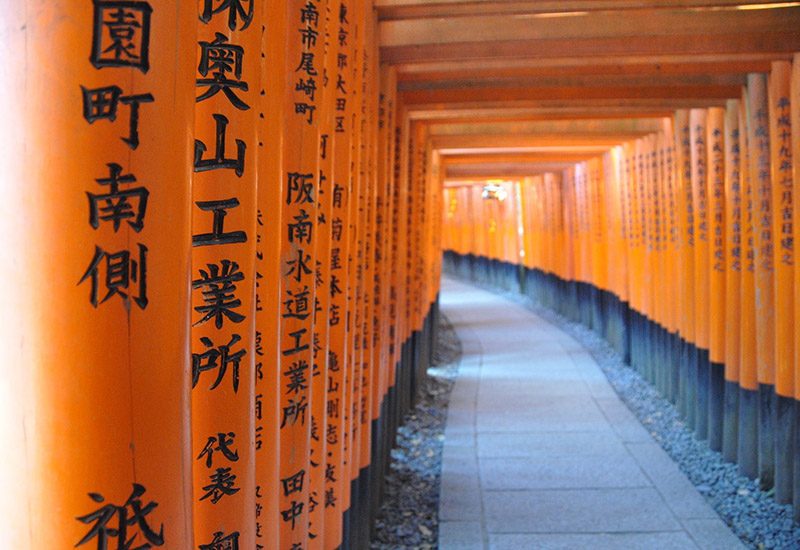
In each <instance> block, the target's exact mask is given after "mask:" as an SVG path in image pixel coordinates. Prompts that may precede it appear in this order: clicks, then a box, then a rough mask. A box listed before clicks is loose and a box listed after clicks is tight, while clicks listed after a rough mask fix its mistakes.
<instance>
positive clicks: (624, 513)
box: [439, 279, 742, 550]
mask: <svg viewBox="0 0 800 550" xmlns="http://www.w3.org/2000/svg"><path fill="white" fill-rule="evenodd" d="M441 306H442V310H443V311H444V313H445V314H446V315H447V317H448V318H449V319H450V321H451V322H452V323H453V325H454V328H455V330H456V332H457V333H458V335H459V338H461V342H462V349H463V352H464V353H463V355H462V363H461V366H460V369H459V376H458V378H457V380H456V385H455V387H454V389H453V393H452V397H451V402H450V407H449V412H448V418H447V424H446V427H445V441H444V452H443V457H442V489H441V491H442V492H441V500H440V510H439V518H440V522H441V523H440V528H439V546H440V548H442V549H445V550H446V549H483V550H485V549H488V548H497V549H511V548H521V549H528V548H536V549H580V548H592V549H595V548H597V549H605V548H608V549H611V548H614V549H616V548H636V549H654V550H655V549H662V548H663V549H667V548H669V549H678V550H681V549H684V548H685V549H709V550H713V549H717V548H720V549H723V548H724V549H726V550H727V549H736V548H742V546H741V545H740V543H739V541H738V539H737V538H736V537H735V536H734V535H733V534H732V533H731V531H730V530H729V529H728V528H727V526H725V524H724V523H723V522H722V521H721V520H720V519H719V517H718V516H717V515H716V513H715V512H714V511H713V510H712V509H711V507H710V506H709V505H708V504H707V503H706V501H705V500H704V498H703V497H702V495H700V494H699V493H698V492H697V491H696V490H695V488H694V487H693V486H692V484H691V483H690V482H689V481H688V479H686V477H685V476H684V475H683V474H682V473H681V472H680V470H679V469H678V468H677V466H676V465H675V464H674V463H673V462H672V460H671V459H670V458H669V456H668V455H667V454H666V453H665V452H664V451H663V450H662V449H661V448H660V447H659V446H658V444H657V443H656V442H655V441H654V440H653V439H652V437H651V436H650V434H649V433H648V431H647V430H646V429H645V428H644V427H643V426H642V425H641V424H640V423H639V421H638V420H637V419H636V417H635V416H634V415H633V414H632V413H631V412H630V411H629V410H628V409H627V407H626V406H625V405H624V403H622V402H621V401H620V400H619V398H618V397H617V396H616V394H615V393H614V391H613V389H612V388H611V386H610V384H609V383H608V381H607V380H606V379H605V376H604V375H603V373H602V371H601V370H600V368H599V366H598V365H597V364H596V363H595V361H594V359H593V358H592V357H591V355H590V354H589V353H588V352H587V351H586V350H585V349H584V348H583V347H582V346H581V345H580V344H579V343H578V342H576V341H575V340H573V339H572V338H571V337H569V335H567V334H566V333H564V332H562V331H561V330H559V329H558V328H557V327H555V326H553V325H551V324H549V323H548V322H547V321H545V320H544V319H542V318H540V317H538V316H536V315H535V314H534V313H532V312H530V311H528V310H526V309H524V308H522V307H520V306H519V305H518V304H515V303H513V302H511V301H509V300H506V299H504V298H502V297H500V296H498V295H495V294H492V293H490V292H487V291H484V290H480V289H477V288H475V287H472V286H470V285H466V284H463V283H459V282H455V281H452V280H448V279H445V280H444V284H443V288H442V294H441Z"/></svg>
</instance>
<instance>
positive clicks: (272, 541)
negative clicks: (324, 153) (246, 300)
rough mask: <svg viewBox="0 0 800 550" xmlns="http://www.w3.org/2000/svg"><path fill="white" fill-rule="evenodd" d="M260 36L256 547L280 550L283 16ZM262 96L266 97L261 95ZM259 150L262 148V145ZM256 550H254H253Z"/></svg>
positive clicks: (276, 12) (273, 18)
mask: <svg viewBox="0 0 800 550" xmlns="http://www.w3.org/2000/svg"><path fill="white" fill-rule="evenodd" d="M263 8H264V16H263V17H264V21H266V22H267V23H266V29H265V30H264V31H262V34H261V50H262V53H263V54H264V55H263V57H262V58H261V88H260V90H259V97H260V98H261V107H260V109H261V110H260V112H263V113H264V118H261V117H259V122H258V130H259V149H258V166H259V170H258V218H257V245H256V274H257V275H256V304H257V307H256V350H255V354H256V356H255V361H256V364H255V367H256V377H255V378H256V379H255V392H256V395H255V422H256V426H255V429H256V544H257V545H261V546H262V547H263V548H279V532H280V522H279V521H278V518H280V506H279V495H280V490H279V489H278V488H279V486H280V459H281V452H280V425H281V421H282V417H283V409H282V408H281V396H280V392H281V383H280V357H281V355H280V341H281V339H280V319H281V309H282V308H283V300H282V297H281V285H280V281H281V276H282V273H281V267H280V254H281V240H282V239H283V237H284V233H285V229H284V223H285V222H284V221H283V218H282V215H283V204H284V193H285V189H284V187H283V185H284V179H285V175H284V169H283V128H284V124H285V116H286V114H287V113H285V112H284V110H283V102H281V101H275V98H277V97H281V96H282V94H283V93H284V89H285V84H284V80H285V78H286V76H285V73H286V70H287V66H286V58H285V56H284V47H285V46H284V45H285V42H286V31H287V29H286V11H285V10H284V9H283V6H282V5H281V4H279V3H276V2H270V3H267V4H264V6H263ZM261 90H263V91H264V94H263V95H261ZM262 144H263V145H262ZM257 547H258V546H257Z"/></svg>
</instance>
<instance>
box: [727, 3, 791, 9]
mask: <svg viewBox="0 0 800 550" xmlns="http://www.w3.org/2000/svg"><path fill="white" fill-rule="evenodd" d="M797 6H800V2H772V3H770V4H739V5H738V6H736V9H737V10H771V9H775V8H794V7H797Z"/></svg>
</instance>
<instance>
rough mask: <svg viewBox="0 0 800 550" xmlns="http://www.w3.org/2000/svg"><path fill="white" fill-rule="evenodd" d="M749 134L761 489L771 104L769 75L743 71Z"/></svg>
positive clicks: (770, 395) (770, 436)
mask: <svg viewBox="0 0 800 550" xmlns="http://www.w3.org/2000/svg"><path fill="white" fill-rule="evenodd" d="M747 93H748V103H747V137H748V140H749V147H748V153H749V159H748V160H749V163H748V167H749V171H750V185H751V189H752V194H753V195H752V196H753V204H754V207H753V213H752V214H753V237H754V238H753V250H754V253H755V285H756V286H755V315H756V348H757V354H756V362H757V365H758V384H759V388H758V390H759V391H758V393H759V397H758V467H759V472H758V478H759V482H760V484H761V487H763V488H764V489H765V490H767V489H769V488H770V487H772V486H773V483H774V476H775V449H774V445H775V433H774V423H773V414H774V410H773V409H774V391H775V305H774V304H775V297H774V295H773V292H774V288H773V286H774V285H773V277H774V273H775V259H774V240H773V238H772V181H771V177H770V140H769V105H768V101H767V75H764V74H750V75H748V77H747Z"/></svg>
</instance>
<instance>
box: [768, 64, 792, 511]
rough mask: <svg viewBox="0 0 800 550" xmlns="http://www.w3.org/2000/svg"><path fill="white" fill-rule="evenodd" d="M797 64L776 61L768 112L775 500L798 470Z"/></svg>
mask: <svg viewBox="0 0 800 550" xmlns="http://www.w3.org/2000/svg"><path fill="white" fill-rule="evenodd" d="M791 71H792V65H791V63H790V62H788V61H776V62H774V63H772V71H771V73H770V75H769V90H768V101H769V108H768V116H769V135H770V144H771V147H770V152H771V159H770V166H771V169H770V179H771V185H772V190H771V193H772V235H773V254H774V257H773V269H774V271H773V273H772V276H773V292H774V296H773V301H774V315H775V317H774V321H773V322H774V324H775V350H774V353H775V393H776V395H775V403H774V406H775V411H774V414H775V417H774V429H775V500H777V501H778V502H779V503H781V504H788V503H790V502H792V491H793V481H792V478H793V470H794V464H793V463H794V458H793V453H794V441H793V437H794V430H795V427H794V421H795V418H794V331H795V330H796V329H795V323H794V242H793V238H794V229H793V215H794V213H793V204H792V201H793V196H792V193H793V181H792V144H791V137H792V132H791V112H790V111H791V109H790V97H791V96H790V94H791V91H790V86H791V74H792V72H791Z"/></svg>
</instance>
